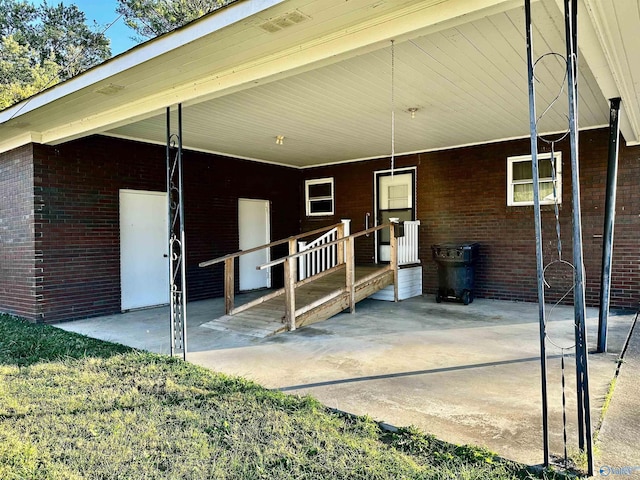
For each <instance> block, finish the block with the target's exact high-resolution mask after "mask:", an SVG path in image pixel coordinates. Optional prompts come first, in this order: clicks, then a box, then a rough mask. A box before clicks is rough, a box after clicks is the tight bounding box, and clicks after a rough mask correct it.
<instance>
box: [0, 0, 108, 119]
mask: <svg viewBox="0 0 640 480" xmlns="http://www.w3.org/2000/svg"><path fill="white" fill-rule="evenodd" d="M0 42H1V43H0V65H1V67H0V77H1V81H2V83H1V84H0V108H6V107H7V106H9V105H11V104H13V103H16V102H18V101H20V100H22V99H23V98H26V97H28V96H31V95H33V94H35V93H38V92H39V91H41V90H42V89H44V88H46V87H47V86H50V85H53V84H55V83H57V82H59V81H61V80H66V79H68V78H70V77H72V76H74V75H77V74H78V73H80V72H82V71H84V70H86V69H88V68H90V67H92V66H94V65H96V64H98V63H100V62H102V61H104V60H106V59H107V58H109V57H110V56H111V49H110V47H109V39H108V38H107V37H105V36H104V35H103V34H102V33H96V32H94V31H92V30H91V29H90V28H89V26H88V25H87V23H86V17H85V14H84V13H83V12H81V11H80V10H79V9H78V7H77V6H75V5H70V6H65V5H64V4H62V3H59V4H57V5H49V4H48V3H47V2H46V0H44V1H43V3H42V5H40V6H34V5H32V4H30V3H28V2H27V1H25V0H0Z"/></svg>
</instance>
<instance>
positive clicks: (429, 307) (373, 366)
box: [58, 296, 634, 464]
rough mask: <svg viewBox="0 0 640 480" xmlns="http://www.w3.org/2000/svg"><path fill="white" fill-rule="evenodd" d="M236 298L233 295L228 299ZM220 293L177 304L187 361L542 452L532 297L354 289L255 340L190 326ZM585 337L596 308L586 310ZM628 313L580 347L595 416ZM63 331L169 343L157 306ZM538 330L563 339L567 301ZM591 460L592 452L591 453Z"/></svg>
mask: <svg viewBox="0 0 640 480" xmlns="http://www.w3.org/2000/svg"><path fill="white" fill-rule="evenodd" d="M241 303H242V298H241V297H239V298H238V304H241ZM223 309H224V304H223V301H222V299H216V300H209V301H202V302H193V303H190V304H189V305H188V313H189V321H188V340H189V343H188V349H189V354H188V357H187V358H188V360H189V361H190V362H193V363H196V364H199V365H202V366H205V367H208V368H211V369H213V370H215V371H219V372H224V373H227V374H234V375H242V376H244V377H247V378H250V379H252V380H255V381H256V382H258V383H260V384H261V385H263V386H265V387H267V388H272V389H280V390H282V391H285V392H289V393H296V394H302V395H304V394H309V395H312V396H314V397H316V398H317V399H319V400H320V401H321V402H323V403H324V404H325V405H327V406H329V407H333V408H337V409H340V410H344V411H347V412H350V413H354V414H358V415H365V414H366V415H369V416H371V417H372V418H374V419H376V420H379V421H384V422H387V423H390V424H393V425H398V426H403V425H405V426H406V425H415V426H417V427H419V428H420V429H422V430H423V431H426V432H429V433H432V434H434V435H435V436H437V437H439V438H441V439H443V440H446V441H449V442H453V443H458V444H465V443H469V444H476V445H482V446H485V447H487V448H489V449H491V450H493V451H495V452H497V453H499V454H500V455H502V456H504V457H506V458H510V459H513V460H517V461H520V462H524V463H528V464H539V463H541V461H542V426H541V393H540V392H541V380H540V361H539V353H540V346H539V328H538V311H537V304H531V303H516V302H505V301H495V300H485V299H476V300H475V301H474V302H473V303H472V304H471V305H468V306H464V305H462V304H457V303H442V304H437V303H435V301H434V300H433V298H432V297H430V296H429V297H427V296H424V297H416V298H413V299H409V300H405V301H402V302H400V303H398V304H393V303H388V302H382V301H375V300H365V301H363V302H361V303H359V304H358V305H357V308H356V313H355V314H353V315H351V314H348V313H342V314H340V315H337V316H335V317H333V318H332V319H330V320H328V321H325V322H322V323H319V324H315V325H313V326H310V327H305V328H302V329H300V330H297V331H295V332H290V333H285V334H280V335H276V336H273V337H268V338H264V339H258V338H254V337H249V336H243V335H238V334H228V333H222V332H217V331H213V330H211V329H207V328H204V327H201V326H200V325H201V324H203V323H205V322H207V321H209V320H211V319H213V318H216V317H217V316H220V315H221V314H222V313H223ZM587 317H588V322H587V330H588V338H589V344H590V346H591V347H592V349H593V348H594V344H595V332H596V325H597V310H596V309H588V311H587ZM633 318H634V314H619V315H612V316H611V317H610V326H609V352H608V353H606V354H590V355H589V362H590V363H589V369H590V389H591V406H592V419H593V425H594V427H595V425H596V423H597V421H598V418H599V415H600V410H601V407H602V403H603V400H604V396H605V394H606V392H607V389H608V386H609V382H610V381H611V379H612V378H613V376H614V372H615V370H616V364H617V360H618V357H619V354H620V352H621V350H622V348H623V345H624V342H625V339H626V337H627V334H628V332H629V328H630V325H631V323H632V321H633ZM58 326H59V327H60V328H63V329H65V330H68V331H74V332H78V333H82V334H85V335H88V336H91V337H96V338H101V339H104V340H109V341H114V342H119V343H123V344H126V345H130V346H133V347H136V348H142V349H146V350H150V351H154V352H159V353H168V351H169V325H168V309H167V308H158V309H152V310H143V311H137V312H131V313H126V314H121V315H113V316H109V317H101V318H95V319H88V320H81V321H75V322H71V323H65V324H60V325H58ZM548 331H549V334H550V335H551V336H552V338H553V339H554V342H555V343H556V344H558V345H561V346H566V347H570V346H571V345H573V308H572V307H558V308H556V309H555V310H554V312H553V317H552V318H550V319H549V325H548ZM561 353H562V352H561V350H560V349H558V348H555V347H551V348H549V350H548V354H549V362H548V370H549V377H548V385H549V413H550V415H549V416H550V422H549V425H550V432H551V435H550V440H551V452H552V454H555V455H559V456H562V452H563V445H562V438H563V425H562V397H561V394H562V392H561V374H562V371H561V368H560V365H561V356H562V355H561ZM565 354H566V357H565V364H566V368H565V379H566V383H567V388H566V401H567V422H568V423H567V432H568V439H569V445H570V449H573V450H575V449H576V448H577V433H576V431H577V429H576V406H575V405H576V395H575V368H574V357H573V350H567V351H566V352H565ZM596 463H598V462H596Z"/></svg>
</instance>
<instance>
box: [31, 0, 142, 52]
mask: <svg viewBox="0 0 640 480" xmlns="http://www.w3.org/2000/svg"><path fill="white" fill-rule="evenodd" d="M30 1H31V3H33V4H36V5H38V4H40V3H41V2H40V0H30ZM58 1H60V0H49V1H48V3H49V4H50V5H55V4H57V3H58ZM61 1H62V3H64V4H65V5H72V4H75V5H76V6H77V7H78V9H80V10H81V11H83V12H84V14H85V16H86V17H87V25H89V26H90V27H91V28H93V21H94V20H95V21H96V22H97V23H98V26H99V29H98V31H103V30H104V29H105V28H106V26H107V25H109V24H110V23H111V22H113V21H114V20H115V19H116V18H118V14H117V13H116V7H117V6H118V2H117V0H61ZM105 35H106V36H107V38H109V39H110V40H111V54H112V55H113V56H115V55H118V54H119V53H122V52H124V51H126V50H129V49H130V48H132V47H134V46H135V45H136V42H134V41H133V40H131V38H130V37H132V36H134V35H135V32H134V31H133V30H131V29H130V28H129V27H127V26H126V25H125V23H124V20H123V19H122V18H120V19H119V20H118V21H117V22H116V23H115V24H114V25H113V26H112V27H111V28H109V29H108V30H107V31H106V32H105Z"/></svg>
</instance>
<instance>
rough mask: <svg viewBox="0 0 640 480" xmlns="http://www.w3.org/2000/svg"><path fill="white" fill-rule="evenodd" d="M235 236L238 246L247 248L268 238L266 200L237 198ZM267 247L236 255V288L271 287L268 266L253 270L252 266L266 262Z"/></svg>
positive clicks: (265, 242) (266, 241)
mask: <svg viewBox="0 0 640 480" xmlns="http://www.w3.org/2000/svg"><path fill="white" fill-rule="evenodd" d="M238 236H239V241H240V245H239V246H240V250H248V249H250V248H253V247H257V246H260V245H266V244H267V243H269V242H270V241H271V225H270V220H269V201H268V200H253V199H247V198H240V199H238ZM269 259H270V254H269V249H268V248H265V249H262V250H259V251H257V252H253V253H249V254H247V255H241V256H240V261H239V263H240V268H239V270H240V290H242V291H244V290H255V289H257V288H269V287H271V275H270V273H269V269H265V270H256V266H258V265H262V264H265V263H267V262H269Z"/></svg>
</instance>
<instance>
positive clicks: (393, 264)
mask: <svg viewBox="0 0 640 480" xmlns="http://www.w3.org/2000/svg"><path fill="white" fill-rule="evenodd" d="M396 225H397V223H396V222H391V223H390V224H389V243H390V244H391V252H390V256H391V258H390V259H389V264H390V265H389V266H390V268H391V270H392V271H393V301H394V302H397V301H398V237H396Z"/></svg>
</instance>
